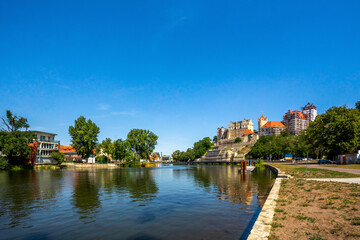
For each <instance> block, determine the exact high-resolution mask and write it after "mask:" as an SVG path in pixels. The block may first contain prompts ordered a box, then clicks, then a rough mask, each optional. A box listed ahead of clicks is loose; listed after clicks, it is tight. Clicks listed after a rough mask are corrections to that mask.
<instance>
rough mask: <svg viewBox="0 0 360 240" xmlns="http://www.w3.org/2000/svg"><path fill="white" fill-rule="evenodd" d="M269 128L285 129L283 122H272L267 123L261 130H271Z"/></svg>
mask: <svg viewBox="0 0 360 240" xmlns="http://www.w3.org/2000/svg"><path fill="white" fill-rule="evenodd" d="M269 127H285V125H284V124H283V123H282V122H277V121H270V122H267V123H265V124H264V125H263V126H262V127H261V128H269Z"/></svg>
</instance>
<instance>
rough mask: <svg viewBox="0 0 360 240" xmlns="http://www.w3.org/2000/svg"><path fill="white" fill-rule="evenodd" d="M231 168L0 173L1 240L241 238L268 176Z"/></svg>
mask: <svg viewBox="0 0 360 240" xmlns="http://www.w3.org/2000/svg"><path fill="white" fill-rule="evenodd" d="M274 179H275V176H274V174H273V173H272V172H271V171H269V170H266V169H257V170H255V172H253V173H251V174H249V173H248V174H240V173H238V167H237V166H203V165H201V166H196V165H190V166H162V167H157V168H126V169H85V170H83V169H82V170H35V171H2V172H0V239H240V238H245V237H246V236H247V234H248V233H249V230H250V229H251V227H252V224H253V222H254V221H255V220H256V218H257V215H258V214H259V211H260V210H261V207H262V205H263V204H264V202H265V199H266V197H267V195H268V193H269V191H270V189H271V186H272V184H273V182H274Z"/></svg>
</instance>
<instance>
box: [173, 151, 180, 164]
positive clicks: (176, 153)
mask: <svg viewBox="0 0 360 240" xmlns="http://www.w3.org/2000/svg"><path fill="white" fill-rule="evenodd" d="M171 156H172V158H173V159H174V161H176V162H177V161H181V160H182V159H181V151H180V150H175V151H174V152H173V153H172V154H171Z"/></svg>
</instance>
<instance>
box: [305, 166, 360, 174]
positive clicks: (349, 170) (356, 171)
mask: <svg viewBox="0 0 360 240" xmlns="http://www.w3.org/2000/svg"><path fill="white" fill-rule="evenodd" d="M301 166H303V165H301ZM303 167H304V166H303ZM308 168H318V169H326V170H331V171H338V172H345V173H353V174H359V175H360V169H348V168H338V167H325V166H320V165H310V164H309V165H308ZM359 177H360V176H359Z"/></svg>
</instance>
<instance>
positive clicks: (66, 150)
mask: <svg viewBox="0 0 360 240" xmlns="http://www.w3.org/2000/svg"><path fill="white" fill-rule="evenodd" d="M69 150H70V151H69ZM59 152H61V153H65V152H76V150H75V148H74V147H73V146H60V147H59Z"/></svg>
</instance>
